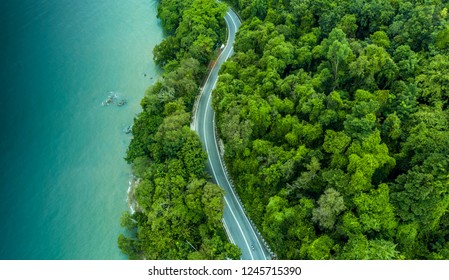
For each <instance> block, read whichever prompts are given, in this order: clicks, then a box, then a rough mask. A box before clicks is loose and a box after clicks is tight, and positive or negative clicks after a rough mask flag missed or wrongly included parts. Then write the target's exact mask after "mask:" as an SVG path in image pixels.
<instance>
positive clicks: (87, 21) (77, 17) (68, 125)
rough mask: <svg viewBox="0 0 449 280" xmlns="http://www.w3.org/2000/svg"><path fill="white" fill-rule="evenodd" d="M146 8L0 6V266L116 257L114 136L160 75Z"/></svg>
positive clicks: (113, 4)
mask: <svg viewBox="0 0 449 280" xmlns="http://www.w3.org/2000/svg"><path fill="white" fill-rule="evenodd" d="M156 5H157V1H156V0H115V1H110V0H109V1H108V0H97V1H89V0H77V1H72V0H47V1H45V0H22V1H14V0H7V1H1V3H0V13H1V17H0V30H1V32H0V34H1V37H2V39H1V42H2V43H1V50H0V59H1V60H0V62H1V65H2V67H1V69H0V71H1V72H0V73H1V76H0V77H1V84H0V87H1V89H2V90H1V91H0V128H1V131H2V132H1V137H0V149H1V151H0V152H1V158H0V170H1V173H0V182H1V185H0V198H1V199H2V203H0V215H1V223H0V245H1V246H0V259H122V258H125V256H123V255H122V254H121V253H120V251H119V250H118V248H117V242H116V240H117V236H118V235H119V233H120V232H122V229H121V228H120V226H119V217H120V214H121V213H122V212H123V211H124V210H125V209H126V208H127V205H126V191H127V189H128V180H129V178H130V168H129V166H128V165H127V164H126V162H125V161H124V160H123V157H124V156H125V152H126V147H127V145H128V143H129V140H130V136H129V135H128V134H125V133H124V132H123V130H124V129H126V127H127V126H129V125H130V124H132V120H133V117H134V116H135V115H136V113H137V112H138V111H139V110H140V105H139V102H140V99H141V98H142V96H143V93H144V91H145V89H146V88H147V87H148V86H149V85H150V84H152V83H153V82H154V80H155V79H156V78H157V75H158V74H159V73H158V70H157V68H156V67H155V65H154V63H153V61H152V54H151V51H152V48H153V47H154V45H155V44H157V43H158V42H160V41H161V39H162V30H161V27H160V24H159V22H158V20H157V19H156ZM145 75H146V76H145ZM111 91H113V92H116V93H118V95H119V97H120V98H126V100H127V101H128V103H127V104H126V105H124V106H121V107H119V106H117V105H116V104H111V105H109V106H102V105H101V103H102V102H103V101H105V100H106V99H107V97H108V95H109V92H111ZM115 101H116V102H117V101H118V99H117V100H115Z"/></svg>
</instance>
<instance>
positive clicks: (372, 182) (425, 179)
mask: <svg viewBox="0 0 449 280" xmlns="http://www.w3.org/2000/svg"><path fill="white" fill-rule="evenodd" d="M228 2H229V3H230V4H231V5H232V6H233V7H234V8H235V9H236V10H237V11H238V12H239V14H240V16H241V17H242V19H243V21H244V22H243V25H242V27H241V28H240V30H239V33H238V34H237V39H236V43H235V54H234V56H232V57H231V59H230V61H228V62H226V63H225V64H224V66H223V68H222V71H221V75H220V79H219V82H218V84H217V87H216V89H215V91H214V98H213V106H214V109H215V111H216V113H217V118H218V121H217V122H218V130H219V135H220V136H221V138H222V139H223V141H224V143H225V160H226V163H227V166H228V169H229V171H230V172H231V174H232V177H233V178H234V182H235V184H236V188H237V190H238V192H239V194H240V196H241V198H242V200H243V202H244V204H245V206H246V209H247V210H248V212H249V215H250V216H251V218H252V219H253V220H254V221H255V222H256V224H257V225H258V227H259V229H260V230H261V232H262V234H263V236H264V237H265V238H266V239H267V240H268V242H269V243H270V245H271V248H272V249H273V250H274V251H275V252H276V253H277V255H278V257H279V258H281V259H449V212H448V209H449V109H448V105H449V104H448V102H449V74H448V72H449V17H448V9H449V1H447V0H441V1H440V0H421V1H419V0H411V1H406V0H389V1H388V0H365V1H362V0H355V1H354V0H338V1H332V0H229V1H228Z"/></svg>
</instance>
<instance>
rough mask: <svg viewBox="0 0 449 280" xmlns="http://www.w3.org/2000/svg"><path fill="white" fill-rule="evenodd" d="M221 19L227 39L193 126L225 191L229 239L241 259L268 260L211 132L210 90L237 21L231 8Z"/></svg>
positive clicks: (230, 46)
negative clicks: (225, 27) (224, 23)
mask: <svg viewBox="0 0 449 280" xmlns="http://www.w3.org/2000/svg"><path fill="white" fill-rule="evenodd" d="M225 20H226V25H227V27H228V42H227V44H226V46H225V47H224V48H223V50H222V52H221V54H220V56H219V57H218V60H217V62H216V64H215V65H214V67H213V68H212V70H211V72H210V74H209V76H208V78H207V80H206V82H205V84H204V86H203V89H202V91H201V96H200V99H199V101H198V107H197V110H196V115H195V120H194V124H193V126H194V129H195V131H196V132H197V133H198V135H199V136H200V139H201V142H202V143H203V146H204V148H205V150H206V152H207V154H208V164H207V168H208V170H209V172H210V174H211V175H212V177H213V180H214V181H215V183H217V184H218V185H219V186H220V187H222V188H223V189H224V190H225V192H226V194H225V197H224V200H225V210H224V215H223V224H224V227H225V230H226V232H227V234H228V237H229V239H230V241H231V242H232V243H234V244H236V245H237V246H238V247H239V248H240V249H241V250H242V256H241V259H243V260H266V259H270V254H269V253H268V251H267V249H266V248H265V246H264V245H263V242H262V241H261V240H260V238H259V237H258V235H257V234H256V232H255V231H254V228H253V227H252V226H251V223H250V222H249V220H248V218H247V217H246V215H245V212H244V210H243V208H242V205H241V204H240V203H239V201H238V199H237V197H236V193H235V192H234V190H233V189H232V188H231V184H230V181H229V178H228V177H227V175H226V173H225V170H224V163H223V160H222V158H221V156H220V153H219V151H218V144H217V139H216V136H215V133H214V127H215V113H214V111H213V110H212V107H211V95H212V94H211V93H212V90H213V89H214V87H215V84H216V83H217V79H218V71H219V70H220V67H221V65H222V64H223V62H225V61H226V60H227V59H228V58H229V57H230V56H231V55H232V54H233V44H234V39H235V34H236V32H237V30H238V28H239V26H240V20H239V18H238V17H237V15H236V14H235V13H234V12H233V11H232V10H229V11H228V13H227V14H226V16H225Z"/></svg>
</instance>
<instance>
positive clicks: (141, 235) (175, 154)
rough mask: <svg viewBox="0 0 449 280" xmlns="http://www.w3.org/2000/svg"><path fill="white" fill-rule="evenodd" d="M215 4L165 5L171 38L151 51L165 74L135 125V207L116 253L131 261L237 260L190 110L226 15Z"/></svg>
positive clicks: (182, 1) (130, 157)
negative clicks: (191, 127) (121, 253)
mask: <svg viewBox="0 0 449 280" xmlns="http://www.w3.org/2000/svg"><path fill="white" fill-rule="evenodd" d="M226 9H227V8H226V6H225V5H224V4H219V3H218V2H216V1H214V0H161V1H160V4H159V8H158V16H159V18H160V19H161V22H162V26H163V28H164V31H165V33H166V38H165V39H164V40H163V41H162V42H161V43H160V44H159V45H158V46H157V47H156V48H155V49H154V50H153V53H154V59H155V61H156V63H157V64H158V65H159V66H160V67H162V68H163V69H164V74H163V77H162V78H161V79H160V80H158V81H157V82H156V83H155V84H154V85H153V86H152V87H150V88H149V89H148V90H147V91H146V93H145V96H144V98H143V100H142V102H141V105H142V112H141V113H140V114H139V115H138V117H136V118H135V120H134V125H133V128H132V134H133V138H132V140H131V143H130V145H129V147H128V152H127V156H126V160H127V161H128V162H129V163H131V164H132V165H133V170H134V174H135V176H136V177H137V178H139V179H138V182H139V183H138V185H137V186H136V187H135V189H134V190H133V193H132V196H134V197H135V199H136V200H137V203H138V209H136V212H135V213H133V214H130V213H129V212H125V213H124V214H123V215H122V218H121V221H120V222H121V225H122V226H123V227H125V228H126V229H127V233H126V234H121V235H120V236H119V238H118V245H119V248H120V249H121V250H122V252H123V253H125V254H127V255H128V256H129V258H130V259H239V258H240V254H241V253H240V249H239V248H238V247H236V246H235V245H233V244H231V243H229V242H228V239H227V237H226V234H225V231H224V229H223V227H222V223H221V219H222V215H223V209H224V202H223V190H222V189H221V188H220V187H219V186H217V185H215V184H212V183H210V182H209V181H208V179H209V177H208V175H207V173H206V172H205V163H206V160H207V156H206V154H205V152H204V151H203V148H202V146H201V142H200V140H199V137H198V135H197V134H196V133H195V132H193V131H192V130H190V120H191V111H192V106H193V103H194V100H195V97H196V96H197V95H198V88H199V85H200V84H201V81H202V79H203V77H204V75H205V73H206V70H207V66H208V63H209V61H210V60H211V58H212V57H213V56H214V51H215V50H216V49H217V46H220V45H221V44H222V42H223V41H224V39H225V38H224V34H225V23H224V20H223V16H224V14H225V11H226Z"/></svg>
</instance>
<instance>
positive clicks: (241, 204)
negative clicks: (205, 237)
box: [213, 112, 277, 260]
mask: <svg viewBox="0 0 449 280" xmlns="http://www.w3.org/2000/svg"><path fill="white" fill-rule="evenodd" d="M213 126H214V134H215V139H218V142H219V143H218V145H217V147H218V153H219V154H220V157H221V158H222V163H223V170H224V173H225V176H226V178H227V179H228V181H229V185H230V187H231V188H232V190H233V191H234V194H235V197H236V198H237V202H238V203H239V204H240V206H241V207H242V209H243V212H244V214H245V215H246V217H247V219H248V221H249V223H250V224H251V227H252V228H253V230H254V232H255V233H256V234H257V236H258V237H259V239H260V240H261V241H262V243H263V245H264V246H265V248H266V249H267V251H268V253H269V254H270V256H271V258H272V259H274V260H275V259H277V255H276V253H274V252H273V250H271V248H270V245H268V243H267V241H265V239H264V238H263V236H262V234H261V233H260V231H259V230H258V228H257V225H256V224H255V223H254V222H253V220H252V219H251V218H250V217H249V215H248V212H247V211H246V208H245V204H243V202H242V200H241V198H240V196H239V195H238V192H237V190H236V188H235V187H234V180H233V179H232V177H231V176H230V175H229V172H228V168H227V166H226V162H225V161H224V144H223V141H222V140H221V138H220V136H219V135H218V130H217V126H216V125H215V112H214V118H213Z"/></svg>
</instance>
